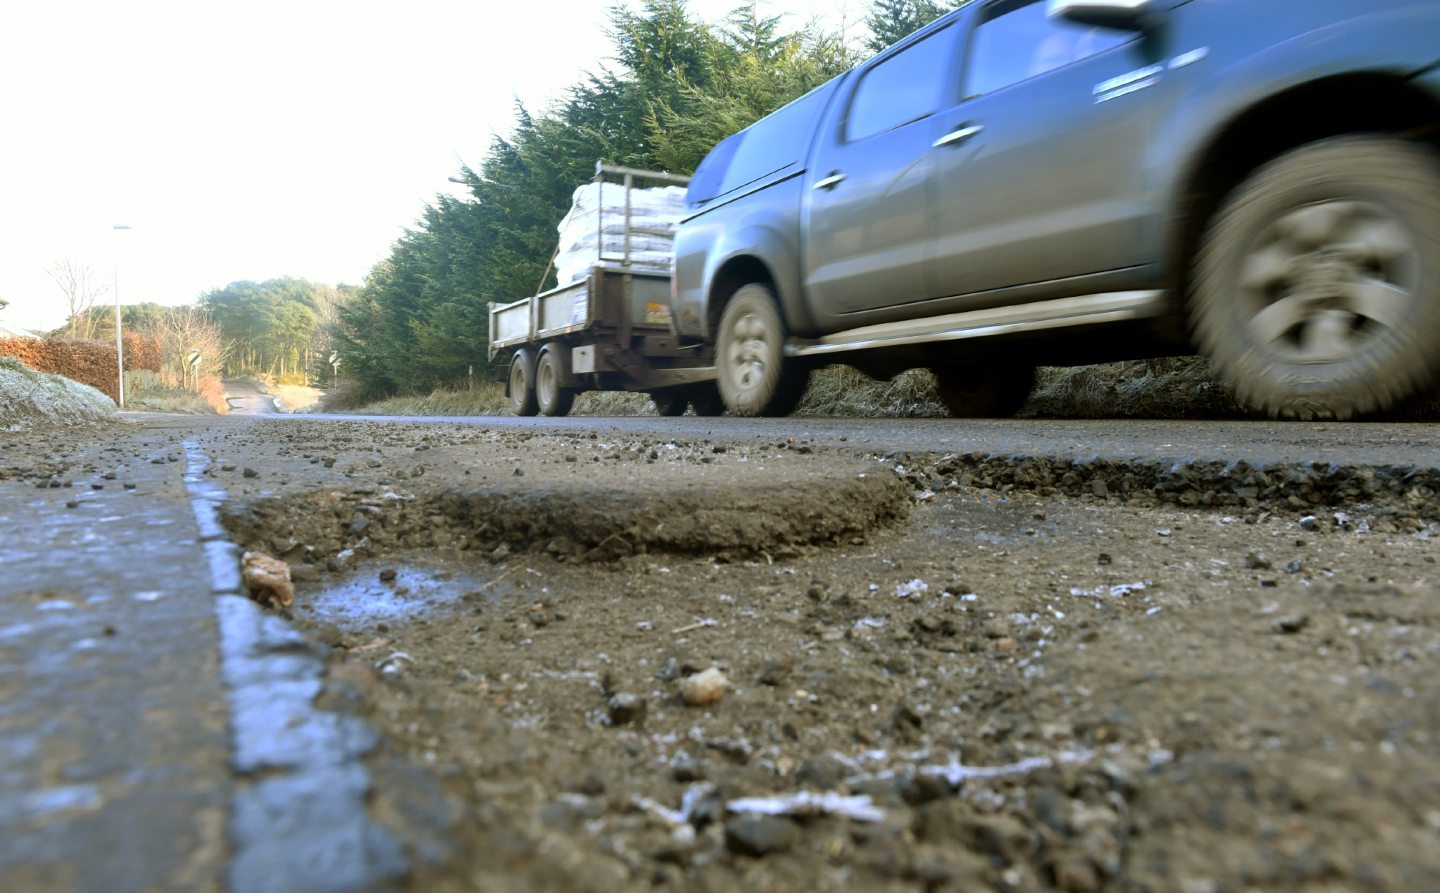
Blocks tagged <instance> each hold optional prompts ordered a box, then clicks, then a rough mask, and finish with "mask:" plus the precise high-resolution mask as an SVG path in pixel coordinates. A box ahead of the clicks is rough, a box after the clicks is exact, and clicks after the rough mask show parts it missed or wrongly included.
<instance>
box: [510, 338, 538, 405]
mask: <svg viewBox="0 0 1440 893" xmlns="http://www.w3.org/2000/svg"><path fill="white" fill-rule="evenodd" d="M505 391H506V395H507V396H508V397H509V398H510V408H511V409H513V410H514V411H515V414H516V415H518V416H531V415H534V414H535V413H537V412H539V411H540V404H539V402H538V401H536V399H535V355H534V354H532V353H531V352H530V349H529V348H526V347H522V348H520V349H519V350H517V351H515V356H514V357H512V358H511V359H510V383H509V386H508V387H506V389H505Z"/></svg>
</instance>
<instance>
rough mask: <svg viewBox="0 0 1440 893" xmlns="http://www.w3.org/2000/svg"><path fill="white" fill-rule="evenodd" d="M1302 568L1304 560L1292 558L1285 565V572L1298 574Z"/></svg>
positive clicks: (1303, 567)
mask: <svg viewBox="0 0 1440 893" xmlns="http://www.w3.org/2000/svg"><path fill="white" fill-rule="evenodd" d="M1304 569H1305V562H1303V561H1301V560H1300V559H1298V558H1296V559H1294V560H1292V561H1291V562H1290V563H1289V564H1287V565H1285V573H1287V574H1298V573H1300V571H1302V570H1304Z"/></svg>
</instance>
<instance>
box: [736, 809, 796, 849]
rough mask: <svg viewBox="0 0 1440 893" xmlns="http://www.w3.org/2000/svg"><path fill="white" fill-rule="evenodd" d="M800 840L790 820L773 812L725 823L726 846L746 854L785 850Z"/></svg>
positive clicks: (744, 816)
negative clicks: (772, 813) (774, 814)
mask: <svg viewBox="0 0 1440 893" xmlns="http://www.w3.org/2000/svg"><path fill="white" fill-rule="evenodd" d="M799 839H800V829H799V828H798V827H796V825H795V823H794V822H792V821H791V820H790V819H787V818H782V817H780V816H773V815H741V816H736V817H734V818H732V819H730V820H729V821H728V822H726V823H725V847H726V848H727V849H728V850H730V852H732V853H737V854H739V855H742V856H757V857H758V856H764V855H768V854H770V853H783V852H785V851H786V850H789V849H790V848H792V847H793V846H795V844H796V842H797V841H799Z"/></svg>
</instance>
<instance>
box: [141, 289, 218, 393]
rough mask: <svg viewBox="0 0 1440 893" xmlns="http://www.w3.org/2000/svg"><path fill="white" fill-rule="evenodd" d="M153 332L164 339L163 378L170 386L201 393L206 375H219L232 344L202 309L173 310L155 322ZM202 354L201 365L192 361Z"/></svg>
mask: <svg viewBox="0 0 1440 893" xmlns="http://www.w3.org/2000/svg"><path fill="white" fill-rule="evenodd" d="M150 333H151V334H153V335H156V336H157V337H159V339H160V346H161V350H162V351H163V353H164V359H163V365H164V371H163V372H162V373H161V377H162V379H163V381H164V383H165V384H166V385H167V386H170V387H177V386H178V387H190V388H192V389H196V390H198V387H199V381H200V378H201V377H202V376H203V375H210V374H218V373H219V370H220V368H221V366H222V365H223V364H224V362H225V354H226V352H227V351H228V349H229V345H227V344H226V342H225V337H224V335H223V334H221V332H220V326H219V325H218V324H217V323H216V322H215V321H214V320H212V319H211V318H210V315H209V314H208V313H206V312H205V311H203V310H201V309H200V308H199V307H196V306H194V305H187V306H184V307H170V308H168V309H167V310H166V311H165V313H164V314H162V315H161V316H160V318H159V319H158V320H156V321H155V322H154V323H153V327H152V328H151V330H150ZM197 353H198V355H199V363H198V364H196V365H193V366H192V365H191V364H190V362H189V358H190V357H191V356H194V355H195V354H197Z"/></svg>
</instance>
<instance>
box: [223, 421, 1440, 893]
mask: <svg viewBox="0 0 1440 893" xmlns="http://www.w3.org/2000/svg"><path fill="white" fill-rule="evenodd" d="M235 431H236V433H232V434H228V435H226V436H225V437H223V438H221V437H217V438H214V439H213V440H212V441H211V442H210V443H209V444H208V445H207V450H208V451H209V452H210V453H211V455H212V457H213V458H214V459H215V465H214V472H215V477H216V478H217V480H219V481H220V482H221V483H223V485H224V486H226V487H227V488H228V489H229V490H230V492H231V502H230V503H229V504H228V506H227V513H228V515H227V518H228V522H229V523H230V524H231V525H232V529H233V530H234V531H235V533H236V536H237V539H238V540H239V541H240V542H241V544H242V545H244V546H245V547H247V548H256V547H270V548H271V549H273V551H275V552H278V553H283V554H288V555H290V557H291V559H292V561H294V565H293V566H296V567H304V568H308V570H307V571H305V572H302V575H301V576H302V577H304V579H299V582H298V592H297V599H296V605H295V609H294V616H295V617H296V618H297V620H298V621H299V622H300V623H301V625H302V627H303V628H304V629H306V630H308V631H309V632H310V634H311V635H312V636H314V637H315V638H317V639H319V640H321V641H323V642H325V643H326V644H328V645H329V646H330V647H331V648H332V652H331V653H332V657H331V665H330V682H329V687H328V694H327V695H326V699H327V703H328V704H329V705H330V706H336V707H344V708H345V709H350V710H355V711H357V712H360V713H361V714H363V715H364V716H366V717H367V718H368V719H369V720H370V721H371V722H372V723H374V724H375V725H376V726H377V727H378V728H380V729H381V730H382V731H383V732H384V737H385V741H386V744H385V746H384V748H382V750H381V752H380V753H379V754H378V755H377V756H376V758H375V765H374V767H373V768H374V771H375V774H376V778H377V789H376V793H375V806H376V809H377V811H378V812H379V814H380V815H381V816H382V817H383V818H384V819H385V820H386V821H387V823H388V824H390V826H391V827H392V828H394V829H395V830H396V831H397V833H398V834H400V835H401V836H402V837H405V838H406V839H407V840H408V841H409V842H410V844H411V847H412V851H413V852H414V853H415V854H417V860H416V861H417V864H418V865H419V866H420V868H419V869H418V871H417V875H416V877H415V878H414V880H413V882H412V886H413V888H414V889H417V890H418V889H425V890H469V889H487V890H634V889H660V890H717V891H718V890H736V889H746V890H794V889H801V888H805V889H813V890H852V889H867V890H974V889H983V890H1047V889H1053V890H1071V891H1086V890H1106V889H1124V890H1143V891H1151V890H1153V891H1166V893H1170V891H1176V890H1180V891H1187V893H1192V891H1194V893H1200V891H1224V890H1231V889H1257V890H1267V889H1268V890H1282V889H1283V890H1294V889H1311V890H1337V889H1367V890H1395V891H1402V890H1415V889H1428V888H1430V887H1432V886H1434V884H1435V881H1436V878H1437V877H1440V858H1437V857H1436V856H1435V855H1434V854H1433V852H1432V851H1433V849H1434V848H1433V847H1431V846H1429V843H1430V842H1432V841H1433V838H1434V834H1435V833H1436V831H1437V829H1440V784H1435V783H1432V782H1431V781H1430V780H1431V779H1436V778H1440V719H1437V717H1440V700H1437V696H1436V694H1435V692H1434V691H1433V689H1434V686H1433V685H1429V684H1427V683H1428V680H1429V679H1431V678H1433V674H1434V670H1435V664H1436V661H1437V660H1440V625H1437V621H1440V609H1437V608H1436V607H1435V606H1436V605H1437V604H1440V602H1437V596H1440V592H1437V591H1436V589H1435V585H1434V584H1435V581H1436V579H1437V577H1436V569H1435V552H1434V545H1433V538H1434V537H1435V536H1436V535H1440V525H1436V524H1435V523H1433V522H1432V521H1429V520H1427V517H1426V515H1425V512H1426V509H1425V507H1426V506H1427V505H1429V504H1430V502H1429V500H1430V499H1431V496H1432V492H1431V490H1430V485H1429V484H1428V483H1425V482H1420V481H1417V480H1415V479H1414V478H1413V476H1412V477H1411V478H1410V479H1408V481H1407V479H1406V477H1405V475H1404V474H1397V475H1395V476H1394V480H1395V481H1396V483H1395V485H1393V486H1392V484H1391V483H1390V480H1391V479H1390V477H1389V476H1387V475H1386V474H1380V475H1379V476H1378V478H1376V480H1377V481H1378V483H1376V484H1375V485H1374V486H1372V487H1368V488H1367V487H1366V486H1365V484H1364V480H1365V478H1364V477H1363V475H1361V472H1360V471H1355V470H1351V471H1340V470H1337V471H1335V472H1334V474H1333V475H1332V473H1331V471H1328V470H1325V469H1309V470H1308V471H1307V469H1304V468H1295V469H1289V470H1281V469H1238V468H1237V467H1236V466H1226V465H1223V464H1217V465H1215V466H1213V467H1211V466H1208V465H1197V466H1196V468H1197V469H1198V471H1196V472H1195V473H1192V472H1191V471H1190V470H1187V468H1186V467H1184V466H1166V467H1164V468H1161V467H1159V466H1156V467H1154V468H1150V469H1147V468H1146V467H1145V466H1144V464H1143V463H1141V464H1137V465H1123V464H1114V465H1101V464H1098V463H1076V464H1073V465H1070V464H1063V463H1062V464H1056V463H1045V464H1040V463H1038V461H1037V462H1027V461H1016V460H1009V461H1007V460H1004V459H1002V458H1001V457H979V456H976V457H944V456H939V457H908V456H886V457H883V458H881V457H875V456H856V455H850V454H845V453H840V452H834V451H831V450H828V449H823V448H819V447H816V448H813V449H812V448H811V447H809V446H807V445H805V444H793V443H789V442H784V443H780V444H751V445H744V446H737V445H734V444H722V443H709V442H703V441H697V442H692V443H675V444H671V443H668V442H665V441H656V440H655V439H653V438H649V439H647V438H621V437H611V438H609V439H604V438H592V437H589V436H582V435H563V434H558V435H557V434H534V433H517V432H507V431H485V430H484V429H471V430H457V429H454V428H449V427H445V426H424V425H414V426H387V427H384V428H377V427H373V426H366V425H364V424H363V423H355V424H354V425H353V426H350V425H347V426H329V425H326V426H312V427H308V428H307V427H306V426H303V425H295V424H294V423H292V422H284V423H264V424H261V423H256V424H254V425H252V426H251V427H248V428H245V429H235ZM717 447H724V449H723V451H717V450H716V448H717ZM802 447H804V448H805V450H806V451H805V452H802V451H801V448H802ZM652 454H653V456H652ZM707 458H708V460H709V461H706V459H707ZM742 460H743V461H742ZM762 466H763V467H764V469H765V472H764V474H760V473H759V472H758V471H754V472H753V476H751V477H748V478H747V477H746V474H747V473H750V471H749V470H754V469H759V468H760V467H762ZM247 469H249V471H250V472H252V473H253V474H249V475H247V474H246V470H247ZM517 470H518V471H519V472H520V473H519V474H516V472H517ZM862 473H863V474H865V475H866V477H864V478H861V477H860V476H859V475H860V474H862ZM1072 474H1073V475H1075V476H1076V477H1075V478H1071V477H1069V476H1070V475H1072ZM1126 475H1130V476H1131V486H1129V487H1128V488H1127V487H1126V486H1125V485H1124V483H1123V482H1124V481H1125V480H1126V477H1125V476H1126ZM744 481H748V482H749V483H750V486H739V485H738V484H737V486H735V487H733V488H731V489H728V490H727V489H724V488H725V487H727V486H729V485H730V484H736V483H737V482H744ZM880 481H883V482H884V483H878V482H880ZM1096 481H1100V482H1101V483H1103V485H1104V486H1103V487H1102V486H1097V484H1096ZM1327 481H1330V482H1332V483H1326V482H1327ZM677 482H682V483H680V484H677ZM756 482H763V484H760V483H756ZM866 482H868V483H866ZM1317 482H1318V483H1317ZM1241 487H1254V488H1255V492H1254V494H1253V495H1251V494H1250V493H1249V491H1248V490H1247V491H1245V492H1240V491H1238V490H1237V488H1241ZM650 488H654V492H651V490H650ZM712 488H713V489H712ZM855 488H858V489H855ZM872 488H873V489H872ZM1212 491H1213V493H1214V496H1212V497H1211V498H1209V499H1208V500H1207V498H1206V493H1207V492H1212ZM582 493H590V494H592V495H593V496H594V498H593V499H591V500H580V498H579V497H578V496H577V495H576V494H582ZM542 494H543V496H542ZM1187 494H1193V497H1192V496H1191V495H1187ZM772 496H773V497H774V499H773V503H774V504H781V502H782V500H788V502H785V503H784V504H787V505H798V506H801V507H803V508H804V509H806V510H809V509H813V510H814V511H815V512H816V513H817V514H816V516H815V517H813V518H807V517H804V516H803V515H800V516H794V517H792V516H791V514H793V513H785V512H781V513H776V515H775V516H767V517H766V519H765V520H764V521H763V522H760V521H755V522H753V523H751V522H749V521H745V520H741V521H737V520H736V515H737V514H738V516H739V517H741V518H742V519H749V518H753V517H754V513H755V509H754V508H753V507H752V504H765V503H769V502H772V500H771V499H770V497H772ZM567 500H569V501H567ZM728 500H733V503H732V502H730V501H728ZM867 500H868V501H867ZM916 500H918V502H916V504H915V505H914V507H913V508H909V509H908V514H907V513H906V512H907V509H906V508H905V507H906V506H909V505H910V504H911V503H912V502H915V501H916ZM582 503H583V504H582ZM707 507H709V509H713V510H715V511H717V512H719V514H716V515H715V516H714V517H713V518H711V519H710V520H709V521H706V520H703V519H704V517H705V516H704V512H705V511H706V510H707ZM575 517H584V518H585V519H586V520H585V524H584V526H583V528H581V529H583V530H584V531H589V532H588V533H582V532H579V531H578V530H577V529H575V528H567V527H565V526H563V525H564V524H567V523H573V521H563V520H558V519H567V518H569V519H573V518H575ZM537 518H538V519H541V520H536V519H537ZM662 518H663V525H662V524H661V523H660V522H661V520H662ZM507 519H510V520H513V521H515V523H514V524H513V525H511V526H509V527H507V526H506V522H507ZM517 519H518V520H517ZM361 521H363V522H365V523H364V524H357V522H361ZM672 524H673V525H675V526H676V528H678V530H680V531H681V533H680V534H667V535H664V536H662V535H660V534H654V535H653V536H651V534H647V533H646V531H647V530H652V531H653V530H655V529H656V527H657V525H659V528H658V529H661V530H664V529H667V528H669V527H670V526H671V525H672ZM811 529H813V530H815V531H819V533H818V534H817V535H813V536H809V537H808V538H806V533H805V532H806V531H807V530H811ZM615 531H619V532H621V533H622V534H623V535H624V536H625V537H626V540H625V541H626V542H627V543H629V545H630V549H629V551H628V552H626V551H625V550H623V549H617V550H616V551H614V552H613V553H607V552H601V553H595V554H592V553H594V550H595V549H596V548H597V546H599V545H601V544H603V543H604V542H605V540H604V539H600V538H599V537H600V535H601V534H602V533H605V534H606V536H607V537H608V536H610V535H613V532H615ZM707 531H718V533H715V534H714V535H713V536H712V533H710V532H707ZM737 531H738V532H737ZM607 532H608V533H607ZM672 535H673V536H674V538H673V539H669V540H667V539H666V538H665V536H672ZM646 537H651V538H649V539H647V538H646ZM707 537H709V538H707ZM771 537H775V538H777V544H776V547H775V548H773V549H770V550H766V549H763V548H761V549H757V548H756V544H757V543H760V542H763V541H764V540H765V539H766V538H771ZM787 537H788V538H789V539H787ZM464 538H468V540H465V539H464ZM737 538H738V539H737ZM737 541H738V542H740V543H741V545H736V543H737ZM362 543H363V544H364V548H363V549H362V548H360V546H361V544H362ZM347 551H348V552H349V553H350V554H349V555H348V556H347V557H346V558H345V559H344V560H343V561H341V560H338V559H340V557H341V556H342V555H344V554H345V553H346V552H347ZM587 558H588V559H590V560H580V559H587ZM601 559H603V560H601ZM332 562H334V564H333V570H332V569H330V568H331V567H332ZM347 603H348V604H352V605H354V606H356V610H348V609H347V607H346V605H347ZM368 607H374V608H375V611H372V612H370V613H369V614H365V613H363V610H362V609H364V608H368ZM711 669H714V670H718V671H719V672H720V673H721V674H723V676H724V677H725V678H726V680H727V687H726V688H725V691H724V694H723V695H722V696H721V697H720V698H719V699H718V700H716V701H713V702H711V703H709V704H707V705H703V706H688V705H687V704H686V703H685V701H684V699H683V697H682V689H683V687H684V684H685V680H686V679H689V678H691V677H695V676H697V675H698V674H700V673H702V672H705V671H708V670H711ZM416 790H423V791H427V792H430V793H429V794H426V795H425V796H426V797H427V798H428V799H427V800H426V803H425V805H426V806H427V808H420V806H419V805H417V796H418V795H417V794H415V793H414V792H415V791H416ZM436 798H439V799H443V801H444V802H445V803H446V804H448V805H447V809H448V810H449V812H448V814H447V815H446V816H445V817H444V818H443V819H437V818H436V817H435V816H436V810H435V809H434V802H435V799H436ZM772 813H774V814H772ZM437 840H444V841H448V843H446V844H444V845H441V844H438V843H437V842H436V841H437ZM427 853H428V854H429V855H428V857H427V856H426V855H425V854H427Z"/></svg>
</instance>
